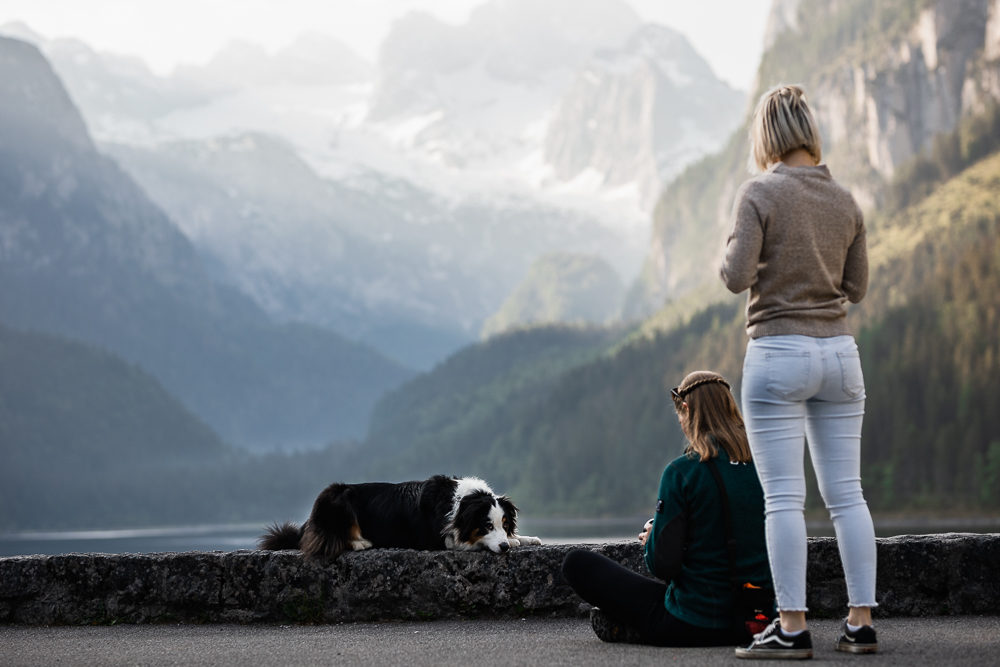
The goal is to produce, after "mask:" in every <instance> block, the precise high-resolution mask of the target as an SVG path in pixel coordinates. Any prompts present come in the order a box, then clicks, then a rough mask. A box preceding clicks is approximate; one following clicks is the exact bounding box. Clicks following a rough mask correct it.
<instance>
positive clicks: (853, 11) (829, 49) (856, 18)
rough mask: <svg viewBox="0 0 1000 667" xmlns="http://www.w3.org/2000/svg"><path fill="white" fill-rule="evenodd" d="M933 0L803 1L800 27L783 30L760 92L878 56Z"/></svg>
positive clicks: (767, 58)
mask: <svg viewBox="0 0 1000 667" xmlns="http://www.w3.org/2000/svg"><path fill="white" fill-rule="evenodd" d="M931 4H932V1H931V0H844V1H842V2H830V1H829V0H802V2H801V3H800V4H799V8H798V15H797V25H798V29H797V30H794V31H791V30H790V31H787V32H785V33H783V34H782V35H779V36H778V38H777V40H776V41H775V43H774V46H773V47H772V48H770V49H768V50H767V52H765V53H764V55H763V57H762V59H761V64H760V69H759V71H758V81H759V88H758V90H757V91H755V96H759V95H760V93H762V92H764V91H765V90H767V89H768V88H770V87H771V86H775V85H778V84H779V83H807V82H810V81H814V80H815V79H816V78H817V77H819V76H821V75H823V74H824V73H826V72H828V71H830V70H831V69H833V68H835V67H838V66H841V65H843V64H844V63H845V62H847V63H850V64H856V63H858V62H862V61H865V60H868V61H871V60H877V59H879V58H880V57H882V55H883V54H884V52H885V45H886V44H888V43H891V42H892V41H894V40H897V39H900V38H902V37H904V36H905V35H906V33H907V32H909V31H910V30H911V29H912V27H913V26H914V25H915V24H916V22H917V19H918V16H919V14H920V11H921V10H922V9H924V8H925V7H928V6H930V5H931Z"/></svg>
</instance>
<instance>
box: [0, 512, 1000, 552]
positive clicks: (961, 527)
mask: <svg viewBox="0 0 1000 667" xmlns="http://www.w3.org/2000/svg"><path fill="white" fill-rule="evenodd" d="M644 521H645V519H644V518H643V517H630V518H622V519H531V518H529V517H523V518H521V519H520V520H519V522H518V525H519V532H521V533H524V534H525V535H535V536H537V537H540V538H541V539H542V542H543V543H545V544H593V543H595V542H615V541H619V540H634V539H636V536H637V535H638V533H639V530H640V529H641V528H642V524H643V522H644ZM263 525H264V524H263V523H244V524H224V525H206V526H177V527H165V528H140V529H131V530H99V531H98V530H93V531H66V532H21V533H0V557H4V556H22V555H31V554H46V555H56V554H64V553H157V552H165V551H234V550H237V549H253V548H255V546H256V541H257V538H258V537H259V536H260V534H261V532H262V531H263ZM807 528H808V531H809V534H810V535H812V536H824V535H833V526H832V525H831V524H830V523H829V522H823V521H809V522H807ZM875 532H876V534H877V535H878V536H879V537H890V536H892V535H907V534H909V535H921V534H929V533H994V532H1000V517H971V518H969V517H966V518H949V519H941V518H935V519H928V518H921V517H908V518H900V519H876V521H875Z"/></svg>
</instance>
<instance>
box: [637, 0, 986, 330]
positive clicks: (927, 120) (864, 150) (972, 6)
mask: <svg viewBox="0 0 1000 667" xmlns="http://www.w3.org/2000/svg"><path fill="white" fill-rule="evenodd" d="M767 43H768V45H769V46H768V48H767V50H766V51H765V53H764V55H763V58H762V61H761V66H760V70H759V72H758V84H757V90H756V91H755V93H754V98H755V99H756V97H758V96H759V95H760V94H761V93H762V92H763V91H765V90H767V89H769V88H770V87H772V86H774V85H776V84H778V83H789V82H799V83H802V84H804V85H805V88H806V91H807V94H808V95H809V99H810V103H811V105H812V106H813V109H814V111H815V114H816V117H817V121H818V122H819V124H820V131H821V133H822V136H823V142H824V147H823V148H824V151H823V152H824V161H825V162H826V163H827V164H828V165H829V166H830V169H831V171H832V172H833V174H834V177H835V178H837V179H838V180H839V181H840V182H842V183H843V184H845V185H846V186H847V187H849V188H850V189H851V191H852V192H853V193H854V195H855V197H856V198H857V199H858V202H859V203H860V204H861V205H862V208H864V209H865V210H866V211H868V212H871V211H873V210H874V209H876V208H877V207H878V205H879V204H880V203H881V202H882V200H883V196H884V193H885V189H886V186H887V184H888V183H889V182H890V181H891V179H892V178H893V177H894V175H895V173H896V171H897V170H898V169H899V168H900V166H902V165H905V164H907V163H908V162H909V161H911V160H912V159H913V158H914V157H915V156H917V155H918V154H920V153H921V151H928V150H930V149H931V148H932V147H933V144H934V141H935V137H937V136H940V135H941V133H944V132H951V131H953V130H955V129H956V128H957V127H958V125H959V123H960V122H961V121H962V120H963V118H966V117H969V116H971V115H975V114H977V113H981V112H982V111H983V110H984V109H985V108H986V107H987V106H988V105H989V104H991V103H995V102H996V101H998V100H1000V2H997V0H937V1H931V0H892V1H891V2H885V3H881V4H879V5H878V6H876V5H875V4H873V3H869V2H861V1H854V2H832V1H831V0H776V1H775V3H774V5H773V9H772V16H771V20H770V23H769V28H768V34H767ZM746 132H747V127H746V126H744V127H743V128H741V129H740V130H738V131H737V132H736V134H735V135H734V136H733V138H732V139H731V140H730V143H729V145H728V146H727V147H726V148H725V149H724V150H723V151H722V152H721V153H719V154H718V155H716V156H713V157H712V158H709V159H706V160H705V161H704V162H703V163H701V164H699V165H696V166H694V167H692V168H690V169H689V170H688V171H687V172H685V173H684V174H682V175H681V177H679V178H678V179H677V180H676V181H675V182H674V183H672V184H671V185H670V186H668V187H667V189H666V190H665V192H664V193H663V196H662V197H661V199H660V201H659V203H658V207H657V209H656V212H655V214H654V233H653V240H652V243H651V247H650V249H649V253H648V254H647V257H646V260H645V263H644V267H643V270H642V274H641V276H640V278H639V280H638V282H637V283H636V285H634V286H633V289H632V292H631V294H630V298H629V306H628V313H629V314H630V315H633V316H639V315H644V314H648V313H651V312H653V311H655V310H657V309H658V308H660V307H661V306H662V305H663V303H664V302H665V301H667V300H677V299H680V298H683V297H684V296H685V295H687V294H690V293H692V292H694V291H696V290H698V289H699V288H700V287H701V286H703V285H706V284H710V283H712V281H716V280H717V277H716V274H717V266H718V262H719V260H720V259H721V254H722V249H723V246H724V243H725V238H726V235H727V234H728V232H729V227H730V221H729V213H730V210H731V207H732V202H733V197H734V196H735V192H736V189H737V188H738V187H739V185H740V184H741V183H742V182H743V181H744V180H746V179H747V178H749V177H750V175H749V174H748V173H747V171H746V167H745V160H746V155H747V154H748V146H747V143H746V139H745V136H746ZM715 293H718V292H717V290H715Z"/></svg>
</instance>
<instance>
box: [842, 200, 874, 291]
mask: <svg viewBox="0 0 1000 667" xmlns="http://www.w3.org/2000/svg"><path fill="white" fill-rule="evenodd" d="M860 214H861V213H860V211H859V212H858V215H860ZM860 227H861V228H860V230H859V231H858V235H857V236H855V237H854V242H853V243H851V247H850V248H848V249H847V259H846V260H845V261H844V277H843V279H842V280H841V281H840V289H841V291H842V292H843V293H844V296H846V297H847V299H848V300H849V301H850V302H851V303H859V302H860V301H861V300H862V299H863V298H865V294H867V293H868V240H867V233H866V232H865V223H864V221H862V222H861V226H860Z"/></svg>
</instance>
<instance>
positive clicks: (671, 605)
mask: <svg viewBox="0 0 1000 667" xmlns="http://www.w3.org/2000/svg"><path fill="white" fill-rule="evenodd" d="M715 461H716V465H717V466H718V468H719V473H720V474H721V475H722V480H723V482H725V484H726V493H728V494H729V503H730V507H731V512H732V517H733V531H734V533H735V534H736V543H737V553H736V572H737V575H738V576H739V578H740V581H742V582H750V583H752V584H754V585H756V586H771V585H772V584H771V570H770V567H769V566H768V560H767V544H766V543H765V540H764V491H763V490H762V489H761V486H760V480H759V479H758V478H757V469H756V468H755V467H754V465H753V463H739V464H734V463H732V462H730V460H729V456H728V455H727V454H726V452H725V450H724V449H722V448H721V447H720V448H719V456H718V458H717V459H716V460H715ZM646 567H648V568H649V571H650V572H651V573H653V575H655V576H656V577H658V578H659V579H662V580H664V581H667V582H669V583H670V586H669V587H668V588H667V595H666V599H665V600H664V604H665V605H666V608H667V611H668V612H670V613H671V614H672V615H673V616H676V617H677V618H679V619H681V620H682V621H685V622H686V623H690V624H691V625H696V626H698V627H703V628H725V627H729V626H731V625H732V621H733V618H732V613H733V604H732V586H731V584H730V578H729V559H728V556H727V555H726V529H725V523H724V522H723V518H722V500H721V498H720V496H719V487H718V486H717V485H716V483H715V480H714V479H713V478H712V473H711V472H710V471H709V470H708V466H707V465H706V464H704V463H702V462H701V461H699V460H698V458H697V456H695V457H694V458H691V457H689V456H687V455H685V456H682V457H680V458H679V459H676V460H674V461H672V462H671V463H670V464H669V465H668V466H667V468H666V470H664V471H663V477H662V478H661V480H660V492H659V495H658V496H657V501H656V515H655V516H654V518H653V531H652V533H651V534H650V537H649V539H648V540H647V541H646Z"/></svg>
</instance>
